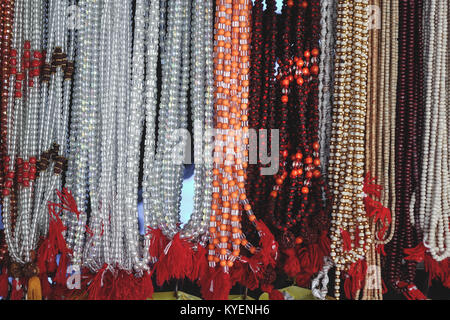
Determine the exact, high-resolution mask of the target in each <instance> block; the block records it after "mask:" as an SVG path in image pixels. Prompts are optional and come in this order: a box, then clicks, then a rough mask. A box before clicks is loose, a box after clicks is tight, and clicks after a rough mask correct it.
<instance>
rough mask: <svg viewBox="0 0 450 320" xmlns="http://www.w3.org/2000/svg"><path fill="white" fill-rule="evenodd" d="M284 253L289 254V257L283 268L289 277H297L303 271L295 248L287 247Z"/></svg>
mask: <svg viewBox="0 0 450 320" xmlns="http://www.w3.org/2000/svg"><path fill="white" fill-rule="evenodd" d="M284 254H286V255H287V258H286V260H285V262H284V266H283V270H284V272H285V273H286V274H287V275H288V276H289V277H295V276H296V275H297V274H298V273H299V272H300V271H301V269H300V262H299V261H298V259H297V257H296V256H295V250H294V249H293V248H289V249H286V250H284Z"/></svg>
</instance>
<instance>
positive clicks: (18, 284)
mask: <svg viewBox="0 0 450 320" xmlns="http://www.w3.org/2000/svg"><path fill="white" fill-rule="evenodd" d="M23 297H24V291H23V284H22V281H20V280H17V279H13V281H12V290H11V300H23Z"/></svg>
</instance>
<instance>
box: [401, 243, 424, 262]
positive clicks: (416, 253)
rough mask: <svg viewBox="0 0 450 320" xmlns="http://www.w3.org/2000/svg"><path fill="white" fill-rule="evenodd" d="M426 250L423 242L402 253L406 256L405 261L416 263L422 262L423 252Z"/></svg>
mask: <svg viewBox="0 0 450 320" xmlns="http://www.w3.org/2000/svg"><path fill="white" fill-rule="evenodd" d="M426 251H427V248H425V246H424V245H423V242H420V243H419V244H418V245H417V246H416V247H414V248H409V249H408V248H407V249H404V250H403V252H404V253H405V254H406V257H405V260H411V261H416V262H422V261H424V259H425V252H426Z"/></svg>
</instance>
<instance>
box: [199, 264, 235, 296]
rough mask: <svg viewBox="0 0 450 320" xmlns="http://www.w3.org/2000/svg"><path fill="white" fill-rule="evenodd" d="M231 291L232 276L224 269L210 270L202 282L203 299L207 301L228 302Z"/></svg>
mask: <svg viewBox="0 0 450 320" xmlns="http://www.w3.org/2000/svg"><path fill="white" fill-rule="evenodd" d="M230 290H231V279H230V274H228V273H225V272H223V270H222V268H217V269H215V268H209V271H208V274H207V275H206V277H204V278H203V280H202V281H201V293H202V297H203V298H204V299H205V300H228V296H229V293H230Z"/></svg>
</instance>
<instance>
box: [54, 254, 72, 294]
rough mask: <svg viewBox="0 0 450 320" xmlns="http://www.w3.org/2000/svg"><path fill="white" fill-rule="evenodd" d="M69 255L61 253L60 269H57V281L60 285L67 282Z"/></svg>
mask: <svg viewBox="0 0 450 320" xmlns="http://www.w3.org/2000/svg"><path fill="white" fill-rule="evenodd" d="M68 260H69V258H68V256H67V255H66V254H61V256H60V257H59V265H58V270H57V271H56V276H55V279H54V280H55V282H56V283H57V284H59V285H62V286H65V285H66V284H67V264H68Z"/></svg>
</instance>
